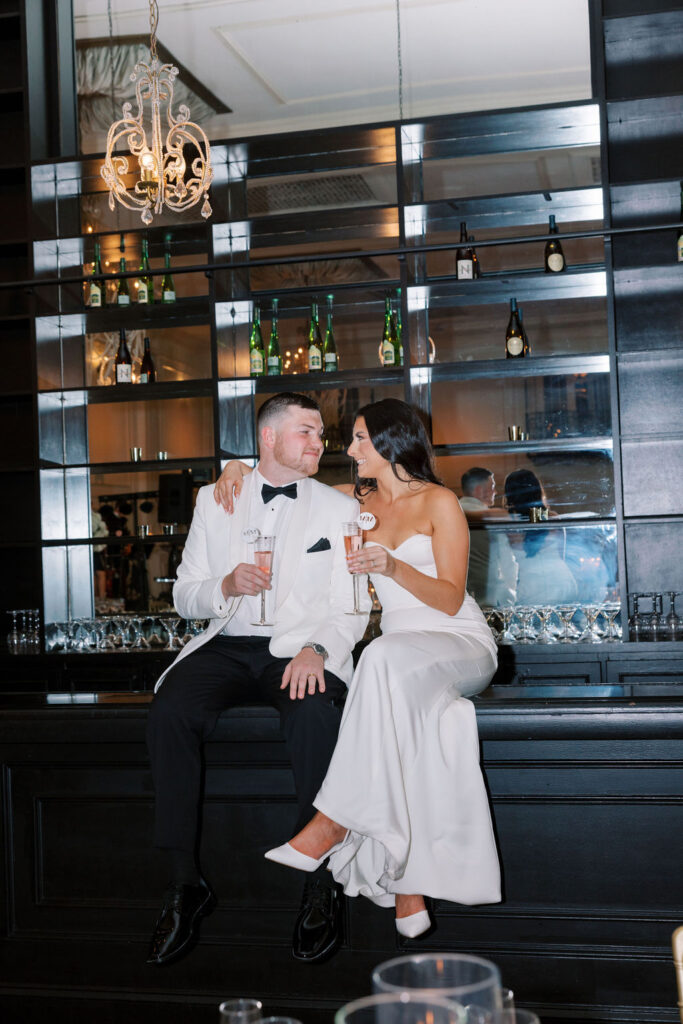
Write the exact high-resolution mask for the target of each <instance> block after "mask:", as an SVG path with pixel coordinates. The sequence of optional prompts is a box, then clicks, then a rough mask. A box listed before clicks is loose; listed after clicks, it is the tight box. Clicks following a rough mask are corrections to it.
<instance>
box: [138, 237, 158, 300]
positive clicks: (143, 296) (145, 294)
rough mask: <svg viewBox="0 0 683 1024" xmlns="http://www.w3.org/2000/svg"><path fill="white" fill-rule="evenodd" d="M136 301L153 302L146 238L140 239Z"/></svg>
mask: <svg viewBox="0 0 683 1024" xmlns="http://www.w3.org/2000/svg"><path fill="white" fill-rule="evenodd" d="M138 302H139V303H141V304H143V305H144V304H145V303H152V302H154V279H153V277H152V276H151V275H150V265H149V247H148V243H147V239H146V238H143V239H142V257H141V259H140V277H139V278H138Z"/></svg>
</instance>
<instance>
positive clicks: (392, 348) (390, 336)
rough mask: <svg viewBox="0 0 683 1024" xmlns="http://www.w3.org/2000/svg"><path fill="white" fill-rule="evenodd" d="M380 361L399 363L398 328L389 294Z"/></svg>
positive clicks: (383, 362) (385, 300)
mask: <svg viewBox="0 0 683 1024" xmlns="http://www.w3.org/2000/svg"><path fill="white" fill-rule="evenodd" d="M380 361H381V363H382V366H396V364H397V363H398V350H397V348H396V330H395V327H394V323H393V316H392V312H391V298H390V297H389V296H388V295H387V296H386V297H385V299H384V331H383V333H382V345H381V347H380Z"/></svg>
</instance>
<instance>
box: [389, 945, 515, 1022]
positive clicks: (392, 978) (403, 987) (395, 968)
mask: <svg viewBox="0 0 683 1024" xmlns="http://www.w3.org/2000/svg"><path fill="white" fill-rule="evenodd" d="M372 989H373V992H389V993H392V994H393V995H395V996H400V995H401V994H402V993H406V992H408V993H410V995H414V996H421V997H422V998H423V999H432V998H434V997H436V998H438V999H449V1000H451V999H452V1000H454V1001H455V1003H457V1004H459V1005H461V1006H463V1007H464V1008H465V1009H467V1007H469V1006H477V1007H479V1008H481V1009H483V1010H502V1009H503V997H502V991H501V980H500V971H499V970H498V968H497V967H496V965H495V964H494V963H491V961H490V960H484V959H483V958H482V957H478V956H470V955H469V954H466V953H420V954H416V955H415V956H402V957H397V958H395V959H394V960H387V961H386V962H385V963H383V964H380V965H379V966H378V967H376V968H375V970H374V971H373V972H372Z"/></svg>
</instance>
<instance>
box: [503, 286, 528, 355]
mask: <svg viewBox="0 0 683 1024" xmlns="http://www.w3.org/2000/svg"><path fill="white" fill-rule="evenodd" d="M525 355H526V352H525V345H524V328H523V327H522V325H521V323H520V320H519V311H518V309H517V299H510V319H509V320H508V325H507V330H506V331H505V358H506V359H522V358H523V357H524V356H525Z"/></svg>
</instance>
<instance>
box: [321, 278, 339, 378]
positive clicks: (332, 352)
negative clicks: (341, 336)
mask: <svg viewBox="0 0 683 1024" xmlns="http://www.w3.org/2000/svg"><path fill="white" fill-rule="evenodd" d="M333 301H334V296H332V295H328V296H327V330H326V331H325V350H324V357H325V373H334V371H335V370H338V369H339V359H338V357H337V346H336V344H335V340H334V331H333V329H332V303H333Z"/></svg>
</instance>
